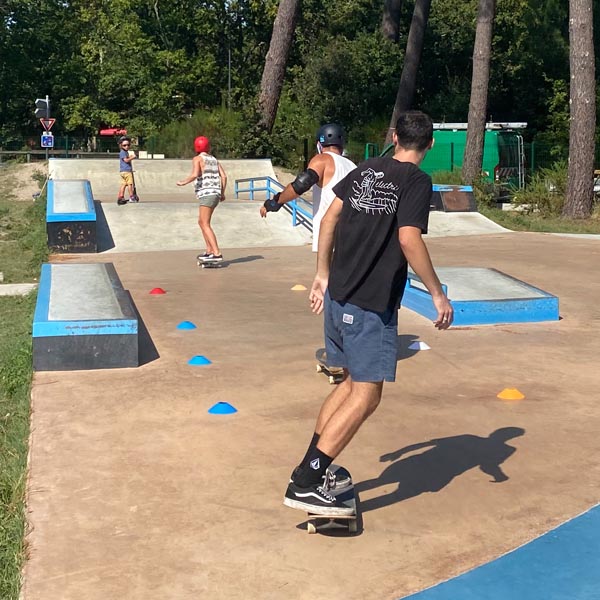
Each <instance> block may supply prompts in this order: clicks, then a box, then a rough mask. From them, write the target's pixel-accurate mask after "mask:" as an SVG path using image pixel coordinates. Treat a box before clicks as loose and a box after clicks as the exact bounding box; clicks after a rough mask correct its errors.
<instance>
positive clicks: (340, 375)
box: [315, 348, 344, 385]
mask: <svg viewBox="0 0 600 600" xmlns="http://www.w3.org/2000/svg"><path fill="white" fill-rule="evenodd" d="M315 358H316V359H317V360H318V361H319V362H318V363H317V373H325V375H326V376H327V377H328V379H329V383H331V384H332V385H333V384H334V383H341V382H342V381H343V380H344V369H342V367H330V366H329V365H328V364H327V353H326V351H325V348H319V349H318V350H317V351H316V352H315Z"/></svg>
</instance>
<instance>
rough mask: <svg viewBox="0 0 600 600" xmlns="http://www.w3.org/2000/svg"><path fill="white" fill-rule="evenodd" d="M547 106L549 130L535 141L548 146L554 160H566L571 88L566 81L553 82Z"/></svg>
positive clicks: (539, 135)
mask: <svg viewBox="0 0 600 600" xmlns="http://www.w3.org/2000/svg"><path fill="white" fill-rule="evenodd" d="M547 105H548V114H549V117H548V128H547V129H546V131H544V132H542V133H540V134H538V135H537V136H536V138H535V141H536V143H539V144H541V145H543V146H546V147H547V148H548V149H549V154H550V156H551V157H552V158H553V159H554V160H559V161H560V160H566V159H567V155H568V150H569V86H568V83H567V82H566V81H563V80H556V81H553V82H552V94H551V95H550V96H549V97H548V100H547Z"/></svg>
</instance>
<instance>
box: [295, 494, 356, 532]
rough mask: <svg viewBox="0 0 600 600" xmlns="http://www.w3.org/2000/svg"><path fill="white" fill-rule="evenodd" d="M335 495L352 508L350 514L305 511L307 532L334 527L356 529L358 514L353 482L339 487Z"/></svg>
mask: <svg viewBox="0 0 600 600" xmlns="http://www.w3.org/2000/svg"><path fill="white" fill-rule="evenodd" d="M334 495H335V496H336V497H338V498H339V499H340V500H342V502H343V504H345V505H346V506H348V507H350V508H352V514H349V515H316V514H314V513H311V512H309V513H307V515H308V522H307V524H306V530H307V531H308V533H317V531H327V530H335V529H347V530H348V532H349V533H356V532H357V531H358V514H357V512H356V493H355V491H354V484H351V485H350V486H348V487H345V488H343V489H341V490H340V491H339V492H338V493H337V494H336V493H334Z"/></svg>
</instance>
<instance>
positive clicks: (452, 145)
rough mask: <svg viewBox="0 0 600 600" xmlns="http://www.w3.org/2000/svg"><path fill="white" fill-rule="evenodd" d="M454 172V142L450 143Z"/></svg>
mask: <svg viewBox="0 0 600 600" xmlns="http://www.w3.org/2000/svg"><path fill="white" fill-rule="evenodd" d="M453 171H454V142H450V172H451V173H452V172H453Z"/></svg>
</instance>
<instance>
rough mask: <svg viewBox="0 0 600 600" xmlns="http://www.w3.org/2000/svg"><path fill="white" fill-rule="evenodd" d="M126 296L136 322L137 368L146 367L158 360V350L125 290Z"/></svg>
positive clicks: (128, 293) (127, 291)
mask: <svg viewBox="0 0 600 600" xmlns="http://www.w3.org/2000/svg"><path fill="white" fill-rule="evenodd" d="M126 294H127V296H128V297H129V300H130V301H131V305H132V306H133V311H134V312H135V316H136V318H137V320H138V366H139V367H141V366H142V365H146V364H148V363H151V362H153V361H155V360H158V359H159V358H160V354H159V353H158V350H157V349H156V346H155V345H154V342H153V341H152V337H151V336H150V332H149V331H148V328H147V327H146V324H145V323H144V319H142V315H141V314H140V311H139V310H138V309H137V306H136V305H135V302H134V301H133V298H132V297H131V293H130V292H129V290H126Z"/></svg>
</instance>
